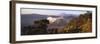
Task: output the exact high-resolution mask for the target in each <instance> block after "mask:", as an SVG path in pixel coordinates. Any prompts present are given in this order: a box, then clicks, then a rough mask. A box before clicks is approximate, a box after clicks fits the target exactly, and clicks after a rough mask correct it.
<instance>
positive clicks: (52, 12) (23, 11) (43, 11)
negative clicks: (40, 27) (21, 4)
mask: <svg viewBox="0 0 100 44" xmlns="http://www.w3.org/2000/svg"><path fill="white" fill-rule="evenodd" d="M86 12H87V11H83V10H82V11H80V10H53V9H52V10H50V9H28V8H21V14H22V15H25V14H41V15H59V14H62V13H65V14H75V15H80V14H84V13H86Z"/></svg>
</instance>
